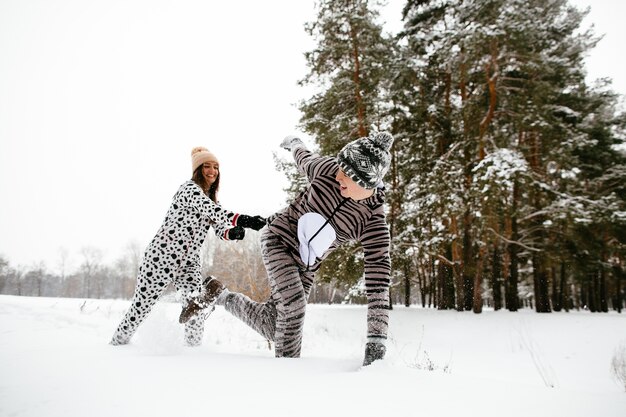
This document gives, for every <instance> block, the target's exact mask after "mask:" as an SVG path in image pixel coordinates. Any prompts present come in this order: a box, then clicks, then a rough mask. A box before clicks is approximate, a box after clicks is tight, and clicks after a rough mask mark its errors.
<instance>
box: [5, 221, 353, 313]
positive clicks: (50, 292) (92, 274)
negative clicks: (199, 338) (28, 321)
mask: <svg viewBox="0 0 626 417" xmlns="http://www.w3.org/2000/svg"><path fill="white" fill-rule="evenodd" d="M76 255H77V260H78V262H77V263H78V266H77V267H75V268H70V267H69V264H70V263H74V262H70V259H69V258H70V257H69V254H68V253H67V252H66V251H61V252H60V253H59V258H58V262H57V265H56V268H55V269H56V271H55V272H52V271H51V270H50V269H49V268H48V267H47V266H46V265H45V264H44V263H43V262H38V263H35V264H33V265H30V266H22V265H18V266H14V265H11V263H10V261H9V260H8V259H7V258H6V257H4V256H2V255H0V294H7V295H20V296H32V297H70V298H100V299H130V298H132V296H133V292H134V290H135V284H136V281H137V274H138V271H139V265H140V264H141V259H142V257H143V248H142V247H141V246H140V245H139V243H137V242H131V243H128V244H127V245H126V247H125V249H124V251H123V254H122V255H121V256H119V258H117V259H116V260H114V261H113V262H112V263H105V262H104V261H103V258H104V257H103V251H102V250H101V249H99V248H96V247H88V246H86V247H83V248H81V249H80V250H79V253H78V254H76ZM201 263H202V275H203V276H207V275H215V276H217V277H219V278H220V280H221V281H222V282H224V283H225V284H226V285H227V286H228V288H230V289H232V290H234V291H238V292H243V293H245V294H246V295H248V296H249V297H250V298H252V299H254V300H257V301H264V300H266V299H267V297H268V296H269V286H268V282H267V273H266V272H265V266H264V265H263V261H262V258H261V246H260V240H259V234H258V233H257V232H255V231H253V230H248V231H247V233H246V238H245V239H244V240H242V241H235V242H225V241H221V240H219V239H217V238H216V237H215V236H214V235H213V234H211V233H209V236H208V238H207V241H206V242H205V243H204V246H203V248H202V252H201ZM347 290H348V289H347V288H344V289H342V288H340V287H339V288H335V287H334V286H333V285H330V284H327V283H324V282H320V283H319V284H318V285H316V286H315V287H314V288H313V290H312V293H311V298H310V300H311V301H312V302H315V303H339V302H342V301H344V300H345V299H346V295H347V294H348V291H347ZM165 297H167V298H169V299H175V298H176V294H175V293H174V289H173V286H170V288H168V289H167V291H166V293H165ZM347 301H348V302H359V300H350V299H347Z"/></svg>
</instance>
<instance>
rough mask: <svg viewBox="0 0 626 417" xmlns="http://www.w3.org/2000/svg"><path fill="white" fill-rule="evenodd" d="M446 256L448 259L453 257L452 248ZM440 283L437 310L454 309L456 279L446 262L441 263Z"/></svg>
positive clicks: (439, 271)
mask: <svg viewBox="0 0 626 417" xmlns="http://www.w3.org/2000/svg"><path fill="white" fill-rule="evenodd" d="M446 255H448V257H447V258H448V259H449V257H450V255H451V249H450V247H448V250H447V252H446ZM438 281H439V285H438V287H439V288H438V291H439V302H438V303H437V304H438V306H437V308H438V309H439V310H450V309H453V308H454V306H455V300H454V278H453V274H452V266H451V265H449V264H448V263H446V262H445V261H440V262H439V270H438Z"/></svg>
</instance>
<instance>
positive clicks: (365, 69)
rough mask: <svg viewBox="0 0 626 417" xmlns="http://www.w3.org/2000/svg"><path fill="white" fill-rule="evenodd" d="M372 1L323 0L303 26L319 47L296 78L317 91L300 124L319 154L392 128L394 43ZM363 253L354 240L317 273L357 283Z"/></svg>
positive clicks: (324, 277) (309, 54) (303, 105)
mask: <svg viewBox="0 0 626 417" xmlns="http://www.w3.org/2000/svg"><path fill="white" fill-rule="evenodd" d="M370 4H373V6H374V7H376V6H378V5H379V4H378V3H377V2H369V1H366V0H324V1H321V2H320V3H319V4H318V7H317V10H318V14H317V19H316V20H315V21H314V22H311V23H309V24H307V25H306V31H307V33H308V34H309V35H311V36H312V37H313V39H314V40H315V41H316V42H317V46H316V48H315V49H314V50H312V51H309V52H307V53H306V54H305V57H306V60H307V64H308V67H309V73H308V74H307V76H306V77H305V78H304V79H303V80H301V81H300V83H301V85H315V86H316V87H317V89H318V92H317V93H316V94H314V95H313V97H311V98H310V99H308V100H306V101H304V102H302V103H301V105H300V110H301V111H302V118H301V126H302V128H303V130H304V131H306V132H307V133H309V134H311V135H312V136H313V137H314V139H315V143H316V145H317V146H318V147H319V152H320V153H321V154H323V155H336V154H337V152H338V151H339V150H341V148H343V146H345V145H346V144H347V143H348V142H350V141H352V140H355V139H358V138H360V137H364V136H367V135H369V134H370V132H371V131H372V130H375V131H378V130H390V129H391V127H392V126H391V125H390V122H389V120H390V118H389V111H388V99H387V94H388V85H389V82H388V79H387V77H388V74H389V68H390V65H391V62H392V58H393V51H394V45H395V44H394V42H393V41H392V39H391V37H388V36H386V35H384V34H383V32H382V26H381V25H380V24H378V23H377V21H376V19H377V18H378V12H377V11H376V10H374V9H373V8H371V6H370ZM361 258H362V257H361V253H360V251H359V250H358V248H357V247H356V246H355V245H344V246H343V247H341V248H339V249H337V250H336V251H335V252H334V253H332V254H331V255H330V256H329V257H328V258H326V260H325V261H324V264H323V265H322V267H321V269H320V270H319V271H318V273H317V276H318V278H319V279H320V280H322V281H323V282H331V281H332V282H334V281H335V280H338V281H339V282H340V283H343V284H344V285H349V286H351V285H355V284H356V280H358V278H360V276H361V274H360V273H359V271H360V269H359V268H358V267H355V265H361V263H362V259H361Z"/></svg>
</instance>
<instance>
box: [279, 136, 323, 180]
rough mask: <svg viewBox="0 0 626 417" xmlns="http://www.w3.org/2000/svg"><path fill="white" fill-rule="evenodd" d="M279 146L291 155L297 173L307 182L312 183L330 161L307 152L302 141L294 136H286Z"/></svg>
mask: <svg viewBox="0 0 626 417" xmlns="http://www.w3.org/2000/svg"><path fill="white" fill-rule="evenodd" d="M280 146H281V147H282V148H284V149H286V150H288V151H290V152H291V153H292V155H293V159H294V161H295V162H296V166H297V168H298V171H300V172H301V173H302V174H304V175H305V176H306V177H307V179H308V180H309V182H311V181H313V179H314V178H315V177H316V176H318V175H319V173H320V170H323V169H324V168H325V167H326V165H327V164H328V163H330V161H331V160H332V158H329V157H321V156H319V155H318V154H316V153H313V152H311V151H309V150H308V149H307V148H306V145H305V144H304V143H303V142H302V140H300V139H299V138H297V137H296V136H287V137H286V138H285V139H283V141H282V143H281V144H280Z"/></svg>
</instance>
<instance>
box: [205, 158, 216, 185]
mask: <svg viewBox="0 0 626 417" xmlns="http://www.w3.org/2000/svg"><path fill="white" fill-rule="evenodd" d="M219 173H220V165H219V164H218V163H217V162H213V161H209V162H205V163H204V164H202V176H203V177H204V180H205V181H206V183H207V184H208V185H212V184H213V183H214V182H215V180H216V179H217V176H218V175H219Z"/></svg>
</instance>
